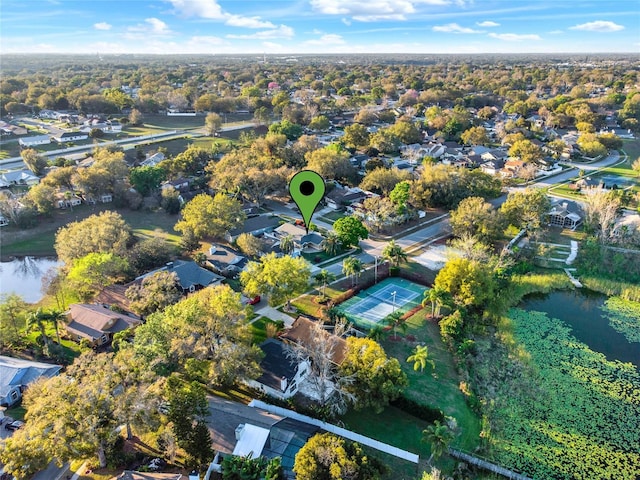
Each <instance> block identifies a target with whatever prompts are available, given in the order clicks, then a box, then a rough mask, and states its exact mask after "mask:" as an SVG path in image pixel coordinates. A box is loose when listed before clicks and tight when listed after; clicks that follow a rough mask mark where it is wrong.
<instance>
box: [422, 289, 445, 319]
mask: <svg viewBox="0 0 640 480" xmlns="http://www.w3.org/2000/svg"><path fill="white" fill-rule="evenodd" d="M424 296H425V299H424V300H423V301H422V306H423V307H426V306H427V303H431V318H436V317H437V316H440V308H441V307H442V306H443V305H447V304H448V303H449V300H450V297H449V293H448V292H447V291H445V290H443V289H442V288H438V287H434V288H431V289H429V290H425V292H424Z"/></svg>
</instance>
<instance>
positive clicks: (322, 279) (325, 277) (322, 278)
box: [314, 269, 336, 297]
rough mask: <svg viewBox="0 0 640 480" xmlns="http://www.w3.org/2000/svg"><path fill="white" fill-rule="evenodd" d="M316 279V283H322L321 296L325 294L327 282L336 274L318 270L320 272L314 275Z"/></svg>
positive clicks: (333, 278)
mask: <svg viewBox="0 0 640 480" xmlns="http://www.w3.org/2000/svg"><path fill="white" fill-rule="evenodd" d="M314 278H315V279H316V282H318V285H322V292H321V293H322V296H323V297H324V296H325V292H326V290H327V283H329V282H332V281H333V280H335V279H336V276H335V275H334V274H333V273H331V272H328V271H327V270H324V269H323V270H320V272H319V273H318V274H317V275H316V276H315V277H314Z"/></svg>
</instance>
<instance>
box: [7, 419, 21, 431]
mask: <svg viewBox="0 0 640 480" xmlns="http://www.w3.org/2000/svg"><path fill="white" fill-rule="evenodd" d="M22 427H24V422H23V421H21V420H14V421H13V422H11V423H7V424H6V425H5V426H4V428H5V430H14V431H15V430H18V429H19V428H22Z"/></svg>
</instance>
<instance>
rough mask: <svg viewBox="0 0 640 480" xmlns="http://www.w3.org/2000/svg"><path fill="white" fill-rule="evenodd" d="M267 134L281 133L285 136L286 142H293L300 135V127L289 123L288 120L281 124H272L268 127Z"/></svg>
mask: <svg viewBox="0 0 640 480" xmlns="http://www.w3.org/2000/svg"><path fill="white" fill-rule="evenodd" d="M269 132H270V133H281V134H283V135H285V136H286V137H287V139H288V140H291V141H294V140H297V139H298V138H300V136H301V135H302V127H301V126H300V125H298V124H296V123H292V122H290V121H289V120H282V121H281V122H276V123H272V124H271V125H270V126H269Z"/></svg>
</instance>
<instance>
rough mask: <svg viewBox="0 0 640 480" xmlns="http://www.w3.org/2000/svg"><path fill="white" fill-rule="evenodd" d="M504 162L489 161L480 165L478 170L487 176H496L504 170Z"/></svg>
mask: <svg viewBox="0 0 640 480" xmlns="http://www.w3.org/2000/svg"><path fill="white" fill-rule="evenodd" d="M504 164H505V162H504V160H491V161H488V162H485V163H483V164H482V165H480V170H481V171H483V172H484V173H487V174H489V175H496V174H497V173H498V172H499V171H500V170H502V169H503V168H504Z"/></svg>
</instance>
